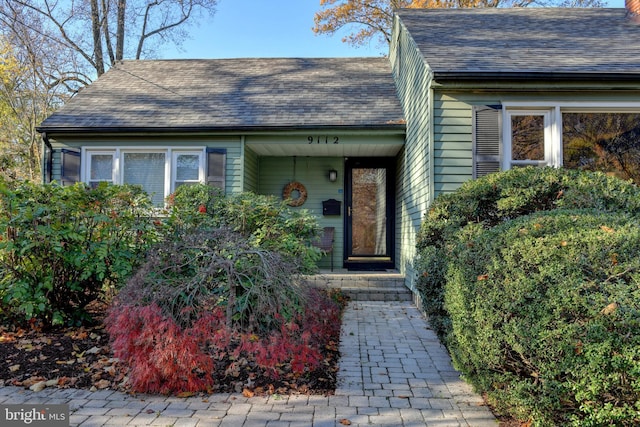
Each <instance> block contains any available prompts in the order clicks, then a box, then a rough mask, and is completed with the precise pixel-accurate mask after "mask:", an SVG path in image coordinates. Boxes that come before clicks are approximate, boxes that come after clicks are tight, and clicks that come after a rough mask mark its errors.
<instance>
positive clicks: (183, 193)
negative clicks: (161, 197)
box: [168, 184, 321, 273]
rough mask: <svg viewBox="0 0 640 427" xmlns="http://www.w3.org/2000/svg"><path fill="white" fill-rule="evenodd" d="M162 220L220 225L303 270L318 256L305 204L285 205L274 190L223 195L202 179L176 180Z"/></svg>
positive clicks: (315, 227) (174, 226)
mask: <svg viewBox="0 0 640 427" xmlns="http://www.w3.org/2000/svg"><path fill="white" fill-rule="evenodd" d="M168 224H169V228H170V230H173V231H172V232H173V233H176V232H178V233H179V232H180V230H183V229H184V230H186V229H190V228H201V229H203V228H206V229H212V228H218V227H221V226H226V227H228V228H230V229H231V230H233V231H235V232H238V233H240V234H241V235H242V236H244V237H245V238H246V239H247V240H248V241H249V243H250V244H251V245H253V246H254V247H259V248H262V249H265V250H269V251H276V252H278V253H280V254H281V255H282V256H283V257H285V258H288V259H290V260H291V261H295V263H296V264H297V266H298V268H299V269H300V272H303V273H314V272H315V271H317V262H318V260H319V259H320V257H321V253H320V250H319V249H318V248H316V247H315V246H313V245H311V242H312V241H313V240H314V239H315V238H317V236H318V235H319V233H320V227H319V224H318V220H317V218H316V217H315V216H313V215H311V214H310V213H309V211H307V210H304V209H291V208H290V207H289V206H287V204H286V203H285V202H284V201H282V200H279V199H277V198H276V197H275V196H266V195H257V194H253V193H250V192H246V193H241V194H237V195H229V196H224V195H223V194H221V193H220V192H218V191H217V190H216V189H214V188H212V187H209V186H206V185H204V184H197V185H190V186H181V187H178V188H177V189H176V192H175V193H174V194H173V195H172V196H171V197H170V203H169V221H168Z"/></svg>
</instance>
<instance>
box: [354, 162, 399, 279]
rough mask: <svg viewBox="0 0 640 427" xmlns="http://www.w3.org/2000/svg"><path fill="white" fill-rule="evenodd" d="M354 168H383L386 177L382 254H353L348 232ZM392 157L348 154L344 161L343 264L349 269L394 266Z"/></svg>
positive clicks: (393, 173) (394, 203)
mask: <svg viewBox="0 0 640 427" xmlns="http://www.w3.org/2000/svg"><path fill="white" fill-rule="evenodd" d="M354 168H385V169H386V170H387V179H386V195H387V200H386V240H387V242H386V243H387V247H386V252H387V254H386V255H384V256H374V255H372V256H360V255H358V256H353V255H352V254H351V252H352V245H353V235H352V232H351V216H350V215H349V213H350V212H351V207H352V203H353V197H352V196H353V194H352V191H353V182H352V174H351V171H352V170H353V169H354ZM395 175H396V174H395V158H394V157H352V158H346V159H345V164H344V188H345V195H344V199H345V204H344V215H343V217H344V243H343V245H344V248H343V254H344V255H343V266H344V267H345V268H347V269H349V270H387V269H393V268H395V222H396V218H395V205H396V194H395V180H396V176H395Z"/></svg>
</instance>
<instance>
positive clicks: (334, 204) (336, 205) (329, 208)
mask: <svg viewBox="0 0 640 427" xmlns="http://www.w3.org/2000/svg"><path fill="white" fill-rule="evenodd" d="M341 204H342V202H341V201H340V200H336V199H329V200H325V201H323V202H322V215H325V216H327V215H340V205H341Z"/></svg>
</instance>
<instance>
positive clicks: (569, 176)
mask: <svg viewBox="0 0 640 427" xmlns="http://www.w3.org/2000/svg"><path fill="white" fill-rule="evenodd" d="M559 208H560V209H582V208H594V209H599V210H601V211H606V212H614V211H625V212H628V213H630V214H634V215H635V214H640V189H639V188H638V187H636V186H635V185H633V184H632V183H630V182H625V181H622V180H620V179H618V178H614V177H608V176H606V175H604V174H602V173H593V172H584V171H577V170H569V169H555V168H533V167H527V168H516V169H512V170H509V171H506V172H501V173H497V174H492V175H488V176H485V177H483V178H480V179H477V180H473V181H468V182H466V183H464V184H463V185H462V186H461V187H460V189H458V190H457V191H456V192H454V193H450V194H443V195H440V196H439V197H437V198H436V200H435V201H434V203H433V205H432V206H431V208H430V210H429V212H428V213H427V215H426V217H425V219H424V222H423V223H422V226H421V229H420V232H419V234H418V238H417V249H418V259H417V268H418V269H419V271H420V272H421V274H420V276H419V277H418V284H417V287H418V291H419V292H420V294H421V295H422V297H423V301H424V307H423V308H424V310H425V311H426V313H427V315H428V316H429V320H430V322H431V324H432V326H433V327H434V329H435V330H436V332H437V333H438V335H439V336H440V337H441V338H444V337H445V336H446V335H447V333H448V331H449V330H450V319H449V317H448V314H447V312H446V310H445V309H444V306H443V302H444V284H445V276H444V273H445V271H446V264H447V262H448V260H449V259H450V258H451V248H452V246H453V245H454V244H455V242H456V240H457V238H458V233H459V230H460V229H461V228H462V227H465V226H467V224H478V225H479V226H481V227H483V228H490V227H493V226H496V225H498V224H500V223H502V222H505V221H509V220H511V219H514V218H518V217H520V216H523V215H527V214H530V213H533V212H538V211H547V210H553V209H559Z"/></svg>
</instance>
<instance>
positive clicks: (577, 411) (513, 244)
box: [445, 209, 640, 426]
mask: <svg viewBox="0 0 640 427" xmlns="http://www.w3.org/2000/svg"><path fill="white" fill-rule="evenodd" d="M457 236H458V240H457V241H456V242H455V243H453V242H451V243H452V247H451V258H450V261H449V267H448V270H447V272H446V280H447V284H446V287H445V308H446V310H447V312H448V313H449V314H450V317H451V322H452V332H451V333H450V334H449V335H448V337H447V344H448V348H449V350H450V351H451V354H452V357H453V360H454V363H455V365H456V367H457V368H458V369H460V370H461V371H462V372H463V374H464V375H465V376H466V378H467V379H469V380H470V381H471V382H472V383H473V384H474V385H475V386H476V387H477V388H478V389H479V390H480V391H483V392H484V391H486V392H487V393H488V396H489V398H490V400H491V401H492V402H493V403H494V404H495V405H496V406H497V408H498V409H499V410H501V411H503V412H505V413H509V414H511V415H513V416H515V417H517V418H519V419H522V420H529V421H532V423H533V425H539V426H546V425H563V426H564V425H575V426H599V425H620V426H623V425H624V426H631V425H638V424H639V423H640V258H639V257H638V254H639V253H640V221H639V220H638V218H637V217H635V218H634V217H632V216H631V215H629V214H626V213H603V212H601V211H599V210H594V209H592V210H580V211H574V210H555V211H553V212H544V213H536V214H532V215H530V216H524V217H522V218H518V219H515V220H512V221H509V222H505V223H504V224H500V225H498V226H496V227H494V228H491V229H488V230H487V229H484V228H483V227H481V226H480V225H479V224H477V223H471V224H469V225H467V226H466V227H464V228H463V229H462V230H461V231H460V232H459V233H458V235H457Z"/></svg>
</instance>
